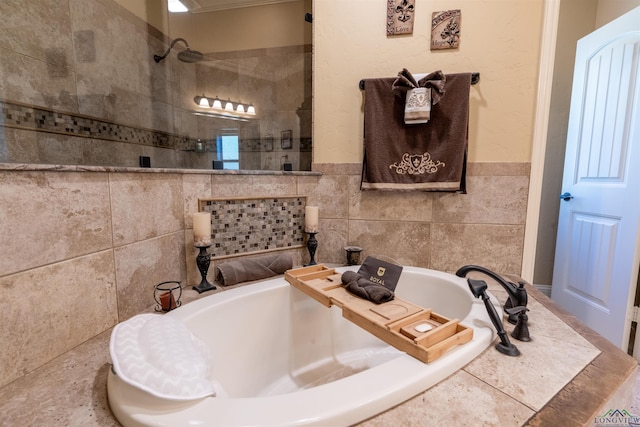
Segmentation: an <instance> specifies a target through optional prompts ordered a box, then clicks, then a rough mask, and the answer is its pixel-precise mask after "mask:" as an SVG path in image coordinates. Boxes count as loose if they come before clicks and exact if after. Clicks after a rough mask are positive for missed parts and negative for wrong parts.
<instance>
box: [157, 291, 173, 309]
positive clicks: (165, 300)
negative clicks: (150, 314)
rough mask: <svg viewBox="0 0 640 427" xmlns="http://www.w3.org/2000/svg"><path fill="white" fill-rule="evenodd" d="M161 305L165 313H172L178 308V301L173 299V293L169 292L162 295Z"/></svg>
mask: <svg viewBox="0 0 640 427" xmlns="http://www.w3.org/2000/svg"><path fill="white" fill-rule="evenodd" d="M160 305H162V310H163V311H170V310H173V309H174V308H176V300H175V298H174V297H173V292H171V291H167V292H163V293H161V294H160Z"/></svg>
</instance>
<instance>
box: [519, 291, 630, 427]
mask: <svg viewBox="0 0 640 427" xmlns="http://www.w3.org/2000/svg"><path fill="white" fill-rule="evenodd" d="M528 291H529V294H530V295H532V296H533V297H534V298H535V299H536V300H537V301H539V302H540V303H541V304H542V305H543V306H544V307H545V309H546V310H548V311H549V312H550V313H552V314H553V315H555V316H557V317H558V318H560V319H561V320H562V321H564V322H566V323H567V325H568V326H569V327H570V328H571V329H572V330H573V331H574V332H575V333H578V334H580V335H581V336H582V337H583V338H585V339H586V340H587V341H589V342H590V343H591V345H593V346H594V347H595V348H597V349H598V350H600V351H601V353H600V354H599V355H598V356H597V357H596V358H595V359H594V360H593V361H592V362H591V363H589V364H588V365H587V366H586V367H585V368H584V369H583V370H582V371H580V373H579V374H578V375H576V377H575V378H574V379H573V380H572V381H571V383H570V384H569V385H568V386H567V387H565V388H563V389H562V390H561V391H560V392H559V393H558V394H557V395H555V396H554V398H553V399H552V400H551V401H549V402H548V403H547V404H546V405H545V406H544V407H543V408H542V409H541V410H540V411H539V412H538V413H537V414H536V415H535V416H534V417H533V418H532V419H531V420H529V422H528V423H527V424H526V425H527V426H539V427H544V426H549V425H561V424H563V425H565V424H566V425H569V424H567V423H569V422H570V423H571V425H576V426H583V425H592V424H593V420H594V417H596V416H598V415H602V414H604V413H605V412H606V411H607V410H609V409H612V408H622V409H624V408H629V407H630V406H625V405H627V404H628V402H630V400H631V398H632V397H631V396H624V395H623V396H621V399H620V400H618V401H615V400H614V399H616V398H617V397H620V396H619V393H618V391H619V390H620V388H621V387H624V385H625V384H626V382H627V381H629V378H630V377H633V376H634V375H635V373H636V372H637V370H638V364H637V361H636V360H635V359H633V358H632V357H631V356H629V355H627V354H625V353H624V352H622V351H620V349H618V348H617V347H616V346H614V345H613V344H612V343H611V342H609V341H608V340H607V339H606V338H604V337H602V336H601V335H599V334H597V333H596V332H595V331H593V330H592V329H590V328H588V327H587V326H586V325H585V324H583V323H582V322H580V321H578V320H577V319H576V318H575V317H574V316H573V315H571V314H570V313H569V312H567V311H566V310H564V309H562V308H561V307H560V306H558V305H557V304H556V303H555V302H553V301H552V300H551V299H550V298H549V297H547V296H546V295H544V294H542V292H540V291H538V290H537V289H535V288H533V287H531V288H528ZM570 361H571V359H567V362H570Z"/></svg>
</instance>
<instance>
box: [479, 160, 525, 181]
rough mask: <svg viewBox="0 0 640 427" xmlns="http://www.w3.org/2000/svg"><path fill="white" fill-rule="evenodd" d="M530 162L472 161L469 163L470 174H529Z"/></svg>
mask: <svg viewBox="0 0 640 427" xmlns="http://www.w3.org/2000/svg"><path fill="white" fill-rule="evenodd" d="M530 173H531V163H529V162H470V163H467V177H469V176H529V174H530Z"/></svg>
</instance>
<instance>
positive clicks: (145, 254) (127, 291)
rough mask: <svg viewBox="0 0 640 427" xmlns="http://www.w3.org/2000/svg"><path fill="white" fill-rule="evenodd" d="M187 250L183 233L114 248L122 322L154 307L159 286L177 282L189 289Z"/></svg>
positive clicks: (119, 318)
mask: <svg viewBox="0 0 640 427" xmlns="http://www.w3.org/2000/svg"><path fill="white" fill-rule="evenodd" d="M184 248H185V244H184V233H183V232H181V231H180V232H177V233H172V234H168V235H165V236H162V237H158V238H155V239H149V240H145V241H142V242H138V243H134V244H131V245H126V246H122V247H120V248H117V249H115V265H116V280H117V285H118V286H117V293H118V320H119V321H120V322H122V321H124V320H126V319H128V318H130V317H132V316H134V315H136V314H138V313H140V312H142V311H144V310H147V309H149V307H152V306H153V305H154V304H155V301H154V299H153V290H154V286H155V285H157V284H158V283H161V282H165V281H169V280H178V281H182V286H183V287H185V286H187V283H185V281H186V273H185V272H186V265H185V253H184V250H185V249H184Z"/></svg>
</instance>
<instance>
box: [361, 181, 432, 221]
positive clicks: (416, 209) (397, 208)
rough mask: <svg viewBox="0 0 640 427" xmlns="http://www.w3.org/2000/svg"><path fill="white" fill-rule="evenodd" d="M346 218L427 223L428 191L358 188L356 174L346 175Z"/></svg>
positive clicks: (429, 209)
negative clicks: (347, 189) (347, 187)
mask: <svg viewBox="0 0 640 427" xmlns="http://www.w3.org/2000/svg"><path fill="white" fill-rule="evenodd" d="M349 178H350V179H349V190H350V193H351V194H350V197H349V219H354V220H381V221H415V222H418V221H420V222H429V221H431V220H432V215H433V198H432V194H431V193H427V192H420V191H413V192H399V191H360V177H359V176H351V177H349Z"/></svg>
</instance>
